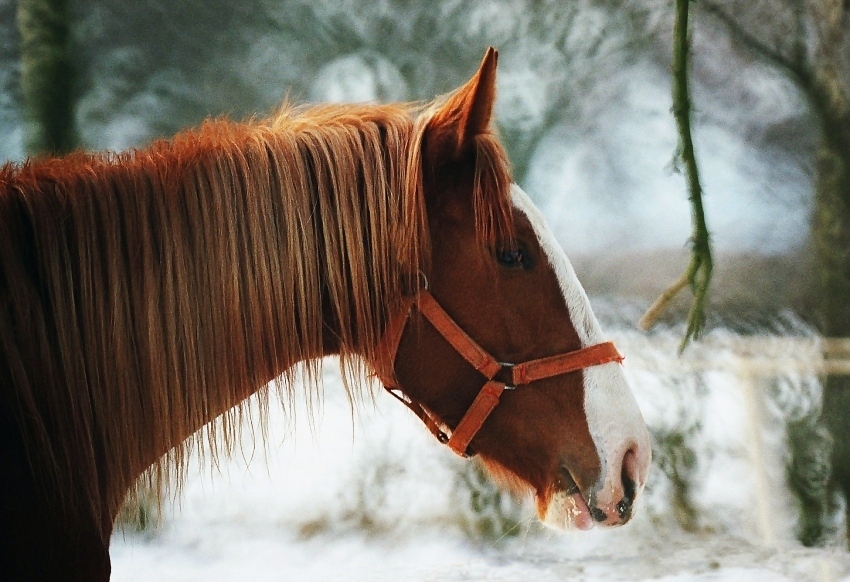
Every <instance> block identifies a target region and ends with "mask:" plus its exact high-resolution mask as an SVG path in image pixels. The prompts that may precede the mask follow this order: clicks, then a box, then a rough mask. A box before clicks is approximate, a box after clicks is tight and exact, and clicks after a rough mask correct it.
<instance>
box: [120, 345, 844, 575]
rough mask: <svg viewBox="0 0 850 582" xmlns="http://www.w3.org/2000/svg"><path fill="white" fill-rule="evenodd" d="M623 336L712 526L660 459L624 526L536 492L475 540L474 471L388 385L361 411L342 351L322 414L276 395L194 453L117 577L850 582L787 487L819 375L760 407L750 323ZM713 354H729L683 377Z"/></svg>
mask: <svg viewBox="0 0 850 582" xmlns="http://www.w3.org/2000/svg"><path fill="white" fill-rule="evenodd" d="M613 335H614V338H615V340H616V341H617V342H618V344H619V345H620V346H621V349H622V350H623V351H624V352H625V353H626V354H627V357H628V356H631V357H629V359H627V362H629V360H631V367H630V368H629V370H628V372H629V375H630V377H631V379H632V381H633V383H634V386H635V393H636V397H637V399H638V401H639V403H640V405H641V407H642V409H643V410H644V414H645V416H646V419H647V421H648V423H649V425H650V427H651V428H654V429H655V428H657V429H663V430H662V432H663V431H667V432H670V431H673V430H678V431H680V432H681V433H682V434H683V435H685V439H686V441H687V443H688V446H689V447H690V448H691V449H692V450H693V451H694V452H695V455H696V458H697V459H698V462H697V465H696V467H695V469H694V473H693V475H692V476H691V478H692V481H693V503H694V506H695V507H696V509H697V511H698V512H699V519H698V527H697V528H696V531H694V532H687V531H685V530H683V529H682V527H680V526H679V525H678V524H677V522H676V520H675V517H674V514H673V510H672V509H671V503H670V496H671V491H672V489H671V484H670V481H669V479H668V477H667V476H666V474H665V472H664V471H662V470H660V469H659V467H658V466H656V467H654V468H653V471H652V473H651V475H650V486H649V489H648V490H647V492H646V493H645V494H644V496H643V499H641V500H640V508H639V510H638V512H637V515H636V517H635V518H634V519H633V520H632V522H631V523H630V524H628V525H626V526H625V527H623V528H619V529H615V530H602V529H595V530H593V531H591V532H577V531H576V532H567V533H557V532H553V531H549V530H545V529H543V528H542V527H541V526H539V525H538V523H537V520H536V518H535V517H534V516H533V510H532V509H531V507H530V504H529V503H527V502H526V503H520V502H515V503H514V504H513V506H512V507H513V509H511V508H508V510H507V512H508V513H510V511H518V512H520V513H519V515H520V517H519V519H518V526H517V528H518V529H517V531H514V532H511V533H510V534H507V535H503V536H495V537H486V536H483V537H482V536H476V535H474V534H470V533H469V528H468V527H465V525H464V524H465V523H466V522H465V520H469V519H475V515H474V514H470V512H469V508H468V505H469V496H468V493H469V490H468V489H464V486H463V480H462V479H459V475H461V474H462V473H463V471H467V470H468V469H469V465H468V464H467V462H465V461H463V460H461V459H459V458H457V457H455V455H453V454H452V453H451V452H450V451H449V450H448V449H446V448H445V447H442V446H440V445H439V444H438V443H436V441H434V440H433V437H431V435H430V434H429V433H428V432H427V431H426V430H425V429H424V428H423V427H422V426H421V425H420V423H419V422H418V421H417V420H416V419H415V418H414V417H413V416H412V415H410V413H409V412H408V411H407V410H406V409H404V407H401V406H398V404H397V403H396V402H394V401H393V400H392V399H391V398H389V397H387V396H386V395H384V394H383V393H381V392H379V391H378V389H377V388H376V389H375V391H374V393H371V392H367V395H366V396H363V397H361V398H359V399H357V401H356V404H355V410H354V414H353V416H352V409H351V405H350V404H349V401H348V399H347V397H346V395H345V393H344V391H343V389H342V386H341V382H340V379H339V374H338V371H337V369H336V366H335V364H334V362H333V361H332V360H329V361H328V362H327V363H326V365H325V382H324V386H325V393H324V396H323V400H322V404H321V405H320V406H318V407H317V408H316V410H315V411H314V415H313V417H312V421H311V420H308V415H307V411H306V408H305V406H306V405H305V404H304V402H302V403H301V405H300V408H298V409H296V410H295V411H294V414H293V415H292V416H294V417H295V418H296V419H297V420H296V421H294V422H293V421H292V419H291V418H289V417H288V415H286V414H284V413H283V412H282V410H281V408H280V407H279V406H277V405H275V404H274V403H273V405H272V407H271V408H272V417H271V419H270V426H269V437H268V440H267V441H266V443H265V444H263V443H255V442H254V441H253V439H252V437H251V436H250V435H249V434H248V432H247V431H246V435H245V442H244V445H243V449H242V451H243V453H241V454H237V455H235V457H234V458H233V459H231V460H229V461H226V462H224V463H222V464H221V465H220V466H219V468H217V469H211V468H209V467H204V466H202V465H201V464H200V463H199V462H197V461H195V462H193V466H192V469H191V471H190V473H191V476H190V478H189V480H188V482H187V483H186V485H185V488H184V490H183V491H182V493H181V494H180V495H179V496H178V497H177V501H176V502H174V503H171V502H166V504H165V512H164V513H165V514H164V516H163V519H162V523H161V524H160V525H159V527H157V528H154V529H152V530H147V531H144V532H140V533H139V532H135V531H133V530H132V529H128V530H126V531H116V534H115V535H114V538H113V541H112V546H111V556H112V564H113V580H116V581H147V580H150V581H157V582H161V581H162V580H169V581H183V580H185V581H189V580H205V581H216V580H234V579H239V580H252V581H254V582H260V581H264V580H299V581H310V580H334V579H345V580H355V581H360V580H363V581H366V580H369V581H372V580H422V581H425V580H440V581H452V580H457V581H471V580H534V581H541V582H543V581H549V580H564V579H571V580H573V579H575V580H590V581H594V580H645V579H657V580H663V581H670V582H673V581H675V582H680V581H691V580H766V581H786V580H787V581H792V580H794V581H796V580H817V581H836V580H850V554H848V553H847V552H846V551H844V550H843V549H840V548H839V547H838V546H839V545H840V538H836V539H835V540H833V541H832V542H830V544H828V547H824V548H804V547H802V546H801V545H799V543H798V542H796V541H795V539H794V536H793V531H794V523H795V520H796V513H795V511H794V510H793V499H791V497H790V494H789V493H788V492H787V491H785V490H784V485H783V483H784V481H783V475H784V470H785V469H784V464H783V463H784V458H785V456H786V455H787V451H785V444H784V439H783V438H782V435H783V434H784V423H785V421H786V420H785V419H786V416H788V414H786V412H783V411H784V410H792V409H793V411H794V412H793V417H794V418H799V417H800V416H804V415H805V414H809V413H812V411H813V410H814V409H816V407H817V406H818V404H819V398H818V395H817V394H815V395H813V394H812V391H816V390H818V389H819V388H818V387H817V384H816V383H813V382H807V381H803V380H802V379H801V378H804V377H805V375H803V376H800V375H798V381H795V379H794V378H795V377H794V376H792V375H789V376H788V378H785V379H784V384H783V385H782V386H783V387H782V390H780V391H778V392H777V393H776V394H777V396H776V398H775V399H774V398H773V397H772V396H770V394H771V393H765V392H761V393H760V394H761V402H762V404H760V405H759V404H758V401H756V405H757V406H758V410H757V411H756V412H757V414H755V416H753V415H751V414H749V413H748V412H747V410H748V408H747V406H748V405H747V402H746V399H747V398H748V396H747V395H746V390H747V389H748V388H747V387H748V386H750V385H749V384H748V383H747V381H746V375H741V374H735V373H733V372H730V371H729V369H728V366H727V364H730V363H731V364H734V363H735V361H734V358H735V357H737V356H735V353H736V350H737V348H736V345H737V344H736V342H737V341H739V338H737V336H735V335H734V334H731V333H729V332H723V331H719V332H713V337H710V338H709V339H708V341H707V343H706V344H705V345H703V346H701V347H698V348H697V349H695V350H694V351H693V352H691V355H690V360H689V359H688V358H686V359H685V360H684V361H682V360H677V359H675V357H674V356H673V355H672V354H674V353H675V352H674V350H671V349H669V346H667V344H670V345H675V343H674V342H671V341H669V340H671V339H673V338H674V336H675V333H674V332H669V333H668V335H667V336H663V334H662V337H660V338H659V336H658V335H656V336H655V337H654V338H652V339H647V338H646V337H645V336H643V335H642V334H638V333H637V332H634V331H629V330H618V331H615V333H614V334H613ZM801 341H807V340H805V338H803V340H801ZM812 346H813V349H815V346H816V344H815V343H812ZM738 351H740V350H738ZM780 355H781V354H780ZM803 356H805V354H803ZM706 360H707V361H714V362H720V363H719V364H717V365H716V366H715V367H716V368H717V369H712V370H709V371H707V372H705V373H704V374H703V373H702V372H699V371H698V370H697V371H694V370H696V368H694V369H692V370H691V371H689V372H682V369H686V370H687V369H688V366H690V365H694V366H696V362H702V361H706ZM724 362H725V363H724ZM671 379H674V380H675V381H673V380H671ZM371 394H374V397H372V396H371ZM807 407H808V408H807ZM807 410H808V412H807ZM686 412H687V413H686ZM754 417H755V418H756V420H755V421H753V420H752V419H753V418H754ZM788 418H790V417H788ZM754 422H755V424H753V423H754ZM754 435H755V437H754ZM754 438H755V439H756V441H758V442H759V447H760V450H761V454H760V455H759V456H755V453H754V451H753V439H754ZM255 445H256V446H255ZM755 452H756V453H757V452H758V451H755ZM656 461H660V457H659V456H658V454H657V456H656ZM777 490H778V491H777ZM762 496H766V497H762ZM470 515H471V516H472V517H470ZM765 516H766V519H765Z"/></svg>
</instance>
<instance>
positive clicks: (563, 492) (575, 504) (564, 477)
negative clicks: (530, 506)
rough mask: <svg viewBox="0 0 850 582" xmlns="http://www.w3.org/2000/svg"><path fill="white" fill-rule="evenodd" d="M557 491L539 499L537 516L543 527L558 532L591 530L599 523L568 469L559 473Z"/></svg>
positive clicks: (563, 468) (562, 469) (563, 469)
mask: <svg viewBox="0 0 850 582" xmlns="http://www.w3.org/2000/svg"><path fill="white" fill-rule="evenodd" d="M559 474H560V478H559V479H558V483H557V486H556V488H555V490H554V491H553V492H552V493H550V494H549V495H548V496H547V498H546V499H541V498H539V497H538V503H537V515H538V517H539V518H540V521H541V522H542V523H543V525H546V526H548V527H551V528H553V529H557V530H567V529H580V530H589V529H591V528H593V526H594V525H595V523H596V522H597V521H600V520H599V519H598V518H597V517H598V516H595V515H594V514H593V511H592V510H591V509H590V507H589V506H588V503H587V500H586V499H585V498H584V495H582V492H581V489H580V488H579V486H578V485H577V484H576V482H575V479H574V478H573V476H572V474H571V473H570V472H569V470H568V469H566V468H565V467H562V468H561V469H560V471H559Z"/></svg>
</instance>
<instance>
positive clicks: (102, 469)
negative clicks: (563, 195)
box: [0, 105, 511, 519]
mask: <svg viewBox="0 0 850 582" xmlns="http://www.w3.org/2000/svg"><path fill="white" fill-rule="evenodd" d="M433 110H434V107H433V106H430V107H429V106H426V107H421V106H414V105H390V106H324V107H317V108H309V109H293V108H289V107H285V108H283V109H282V110H281V112H279V113H278V114H277V115H275V116H273V117H272V118H270V119H266V120H262V121H251V122H246V123H232V122H227V121H210V122H207V123H205V124H204V125H203V126H201V127H200V128H199V129H197V130H193V131H189V132H186V133H183V134H181V135H178V136H177V137H175V138H174V139H172V140H170V141H160V142H156V143H154V144H153V145H151V146H150V147H147V148H145V149H142V150H137V151H131V152H127V153H123V154H94V155H92V154H74V155H72V156H70V157H68V158H64V159H45V160H36V161H29V162H26V163H24V164H22V165H13V164H7V165H6V166H4V167H3V168H2V170H0V386H2V388H0V390H2V393H0V397H2V399H0V412H3V410H2V408H5V409H6V410H8V411H9V414H10V415H12V416H13V417H14V418H15V419H16V420H17V422H18V423H19V424H20V426H21V430H22V432H23V438H24V440H25V441H26V442H27V443H28V444H27V447H28V450H27V454H28V455H29V458H30V463H31V465H32V466H33V470H34V471H38V474H39V475H41V476H42V478H43V479H44V480H45V482H46V483H48V484H49V485H48V486H49V487H50V488H51V490H54V491H57V492H68V491H74V492H76V493H77V494H78V493H79V492H85V494H86V495H87V496H88V505H87V506H85V507H70V508H68V509H69V510H71V511H82V512H86V513H90V514H91V515H93V516H96V519H105V518H106V517H105V516H109V515H114V512H115V510H116V509H117V507H116V506H117V504H120V502H121V501H122V499H123V496H124V494H125V493H126V491H127V489H128V488H130V487H131V486H132V485H133V483H134V482H135V480H136V478H137V476H138V474H139V472H141V471H142V470H144V469H145V467H149V466H151V465H152V464H153V465H152V467H153V468H152V470H151V471H150V472H149V473H148V478H149V479H150V480H152V481H153V482H155V483H162V482H165V481H171V480H174V479H175V478H176V480H177V481H178V482H179V481H180V479H181V476H182V474H183V472H184V469H185V460H186V452H187V451H188V450H189V449H190V448H191V447H192V446H204V447H205V449H206V450H209V451H210V454H211V455H212V456H213V458H215V456H216V455H218V454H221V453H224V452H227V451H229V450H230V449H231V447H232V446H233V444H234V443H235V442H237V441H238V436H239V431H240V426H241V425H242V423H241V415H242V414H243V410H244V402H245V399H246V398H247V397H248V396H250V395H251V394H253V393H255V392H256V391H257V390H258V388H260V387H262V386H264V385H266V384H268V383H269V382H272V383H273V384H275V385H278V386H280V387H282V388H283V390H284V392H285V393H286V394H289V395H291V387H292V384H293V379H294V378H295V374H296V370H298V369H299V367H298V366H296V364H298V363H300V364H301V369H303V370H304V371H305V373H306V374H305V375H306V377H307V378H308V384H312V386H313V387H314V388H315V387H316V385H317V382H318V379H319V375H320V370H319V365H318V360H317V358H319V357H320V356H322V354H324V353H328V352H329V351H330V352H336V353H339V355H340V357H341V361H342V365H343V368H344V370H345V373H344V376H346V377H348V378H349V383H348V386H357V385H361V384H362V382H360V380H363V379H364V377H365V376H367V375H368V374H369V370H368V369H367V367H366V366H365V365H364V364H363V361H364V360H363V359H362V358H365V359H366V360H369V358H370V356H371V355H373V352H374V350H375V346H376V345H377V343H378V341H379V338H380V335H381V333H382V331H383V328H384V326H385V324H386V321H387V317H388V312H389V310H390V309H392V307H393V306H394V305H396V304H397V303H398V302H399V301H400V300H401V298H402V295H403V294H404V292H405V289H406V288H408V286H409V285H410V284H412V282H413V281H414V280H415V277H416V274H417V272H418V270H419V268H420V266H421V265H422V264H424V263H427V261H428V260H429V258H430V252H429V251H430V241H429V235H428V233H429V228H428V218H427V216H428V212H427V209H428V208H427V207H428V201H427V200H426V196H425V192H424V185H423V183H424V180H423V171H422V155H421V150H422V148H423V144H422V140H423V134H424V130H425V127H426V125H427V123H428V121H429V116H430V115H431V112H432V111H433ZM476 150H477V151H475V152H473V155H474V163H475V170H474V172H475V179H474V184H475V190H476V193H475V194H474V200H475V206H476V216H477V219H478V222H479V223H480V229H479V230H480V236H481V237H482V238H483V239H485V240H493V239H494V238H495V237H496V236H499V233H498V231H499V230H500V229H503V228H505V225H508V224H509V223H510V212H511V211H510V201H509V194H508V192H509V182H510V177H509V170H508V165H507V161H506V156H505V154H504V151H503V150H502V148H501V146H500V145H499V144H498V142H497V140H496V139H495V137H493V136H492V135H490V134H486V135H482V136H479V137H478V138H476ZM483 192H489V195H488V196H484V195H483ZM493 192H498V193H500V195H498V196H493ZM331 331H333V333H334V334H335V335H333V336H331V337H330V339H329V335H330V333H329V332H331ZM281 374H282V375H281ZM351 380H354V381H351ZM261 392H262V389H261ZM287 399H288V397H287V396H284V397H283V398H282V400H284V401H286V400H287ZM261 408H264V407H262V406H261ZM216 417H219V418H220V421H219V422H215V423H211V422H209V421H210V420H211V419H213V418H216ZM202 428H203V430H200V429H202ZM192 433H194V435H195V436H193V437H192V438H190V439H189V440H184V437H185V435H187V434H192ZM151 439H153V440H151ZM152 454H153V455H154V456H151V455H152ZM162 454H164V455H165V456H164V457H161V458H160V455H162Z"/></svg>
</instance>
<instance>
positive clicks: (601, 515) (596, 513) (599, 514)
mask: <svg viewBox="0 0 850 582" xmlns="http://www.w3.org/2000/svg"><path fill="white" fill-rule="evenodd" d="M590 515H592V516H593V519H594V521H598V522H599V523H602V522H603V521H605V520H606V519H608V514H607V513H605V512H604V511H602V510H601V509H599V508H598V507H591V508H590Z"/></svg>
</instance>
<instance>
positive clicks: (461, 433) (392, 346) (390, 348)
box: [378, 289, 623, 457]
mask: <svg viewBox="0 0 850 582" xmlns="http://www.w3.org/2000/svg"><path fill="white" fill-rule="evenodd" d="M414 306H416V308H417V309H418V310H419V313H421V314H422V315H424V316H425V318H426V319H427V320H428V321H429V322H430V323H431V325H432V326H434V329H436V330H437V331H438V332H439V333H440V335H442V336H443V338H445V340H446V341H447V342H449V344H451V345H452V347H453V348H454V349H455V350H456V351H457V353H458V354H460V355H461V356H462V357H463V359H464V360H466V361H467V362H469V363H470V364H471V365H472V367H474V368H475V369H476V370H478V371H479V372H480V373H481V374H483V375H484V377H485V378H486V379H487V382H486V383H485V384H484V387H483V388H481V391H480V392H479V393H478V396H476V397H475V400H474V401H473V402H472V405H471V406H470V407H469V410H467V411H466V414H464V416H463V418H462V419H461V420H460V422H459V423H458V425H457V426H456V427H455V429H454V430H453V431H451V436H449V435H447V434H446V432H445V431H444V430H443V429H442V428H441V426H440V425H441V423H439V422H438V421H437V420H435V419H434V417H433V416H432V415H431V413H429V412H428V411H427V410H425V408H424V407H423V406H422V405H421V404H419V403H418V402H415V401H414V400H411V399H410V397H409V396H407V395H406V394H404V392H402V390H401V388H400V387H399V385H398V384H397V383H396V382H395V380H394V373H393V368H394V367H395V358H396V352H397V351H398V345H399V342H401V336H402V333H403V332H404V328H405V326H406V325H407V321H408V319H409V317H410V312H411V310H412V309H413V307H414ZM379 354H380V357H381V363H380V365H379V366H378V368H379V371H378V378H379V379H380V380H381V382H382V383H383V384H384V388H385V389H386V390H387V392H389V393H390V394H392V395H393V396H395V397H396V398H397V399H398V400H399V401H400V402H401V403H402V404H404V405H405V406H407V407H408V408H409V409H410V410H412V411H413V413H414V414H415V415H416V416H418V417H419V418H420V419H421V420H422V422H424V423H425V426H427V427H428V430H430V431H431V432H432V433H433V434H434V436H435V437H437V440H439V441H440V442H441V443H444V444H448V446H449V448H451V449H452V450H453V451H454V452H455V453H457V454H458V455H461V456H464V457H465V456H468V455H467V454H466V449H467V447H468V446H469V442H470V441H471V440H472V438H473V437H474V436H475V434H476V433H477V432H478V431H479V430H480V429H481V426H482V425H483V424H484V421H485V420H486V419H487V417H488V416H489V415H490V413H491V412H492V411H493V409H494V408H495V407H496V405H497V404H498V403H499V398H500V397H501V395H502V392H503V391H505V390H513V389H515V388H516V387H517V386H521V385H523V384H530V383H531V382H534V381H535V380H541V379H543V378H550V377H552V376H559V375H561V374H567V373H568V372H575V371H577V370H582V369H584V368H589V367H591V366H598V365H600V364H607V363H609V362H622V361H623V356H621V355H620V353H619V352H618V351H617V348H615V347H614V344H613V342H604V343H600V344H595V345H592V346H589V347H586V348H582V349H579V350H575V351H572V352H565V353H562V354H557V355H554V356H549V357H547V358H540V359H538V360H530V361H528V362H523V363H521V364H509V363H505V362H499V361H498V360H496V358H494V357H493V356H491V355H490V354H489V353H487V352H486V351H485V350H484V348H482V347H481V346H479V345H478V344H477V343H476V342H475V341H474V340H473V339H472V338H470V337H469V336H468V335H466V333H465V332H464V331H463V330H462V329H461V328H460V326H459V325H458V324H457V323H455V321H454V320H453V319H452V318H451V316H450V315H449V314H448V313H446V311H445V310H444V309H443V308H442V307H441V306H440V304H439V303H437V300H436V299H434V297H433V296H432V295H431V294H430V293H429V292H428V290H427V289H425V290H422V291H420V292H419V294H418V295H416V296H414V297H408V298H406V299H405V300H404V303H403V304H402V307H401V309H400V310H399V312H398V314H397V315H396V316H395V317H394V318H392V319H391V320H390V322H389V325H388V326H387V329H386V331H385V332H384V337H383V339H382V340H381V345H380V346H379ZM502 370H506V371H507V372H509V373H510V379H509V380H508V381H507V382H502V381H499V380H496V379H495V376H496V375H497V374H498V373H499V372H500V371H502Z"/></svg>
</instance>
